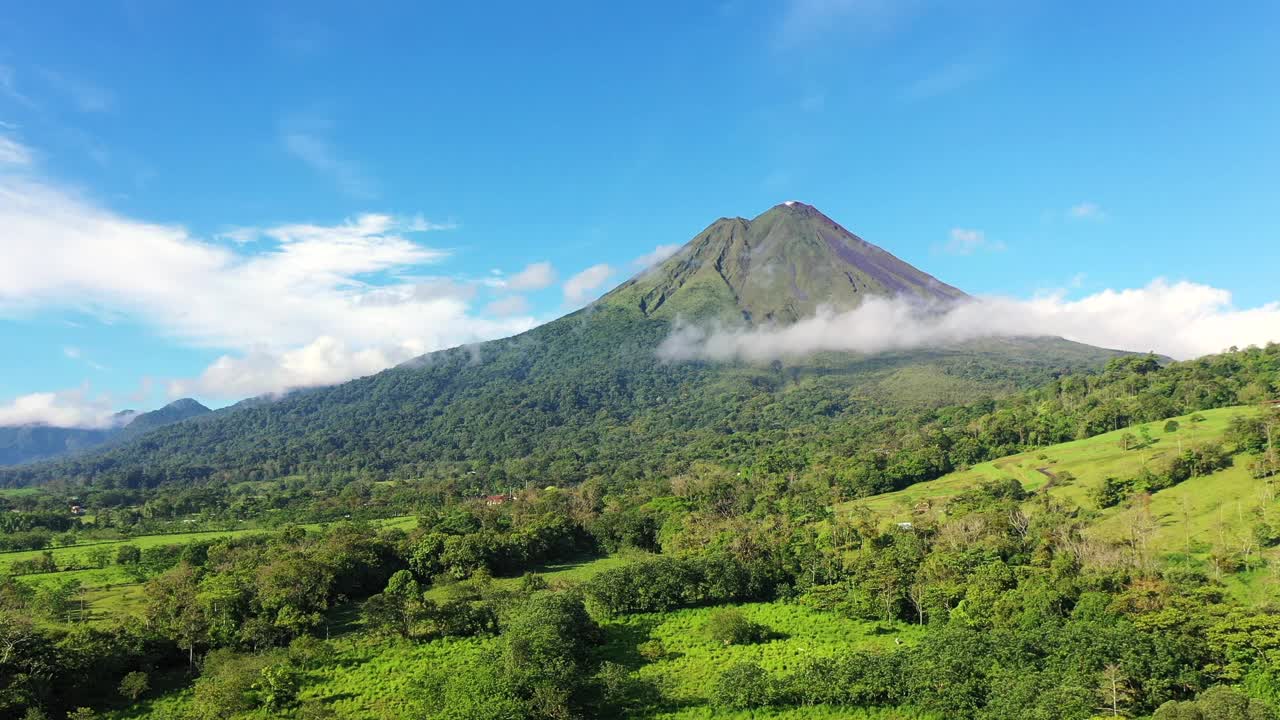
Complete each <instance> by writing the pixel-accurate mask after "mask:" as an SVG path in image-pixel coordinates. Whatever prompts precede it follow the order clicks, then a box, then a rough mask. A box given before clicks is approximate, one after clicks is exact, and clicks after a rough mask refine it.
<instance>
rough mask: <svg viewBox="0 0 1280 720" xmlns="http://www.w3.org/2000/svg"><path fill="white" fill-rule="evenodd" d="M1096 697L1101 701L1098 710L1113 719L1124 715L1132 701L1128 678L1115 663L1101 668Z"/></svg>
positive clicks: (1131, 689) (1131, 690) (1131, 687)
mask: <svg viewBox="0 0 1280 720" xmlns="http://www.w3.org/2000/svg"><path fill="white" fill-rule="evenodd" d="M1098 696H1099V697H1100V698H1101V699H1102V706H1101V707H1100V708H1099V709H1100V710H1103V711H1105V712H1106V713H1107V714H1108V715H1111V716H1113V717H1120V716H1121V715H1122V714H1124V711H1126V710H1127V709H1128V707H1129V704H1130V703H1131V702H1132V700H1133V696H1134V691H1133V686H1132V685H1131V684H1130V682H1129V676H1128V675H1126V674H1125V672H1124V670H1122V669H1120V666H1119V665H1116V664H1115V663H1108V664H1107V665H1106V666H1104V667H1103V668H1102V673H1101V674H1100V676H1099V680H1098Z"/></svg>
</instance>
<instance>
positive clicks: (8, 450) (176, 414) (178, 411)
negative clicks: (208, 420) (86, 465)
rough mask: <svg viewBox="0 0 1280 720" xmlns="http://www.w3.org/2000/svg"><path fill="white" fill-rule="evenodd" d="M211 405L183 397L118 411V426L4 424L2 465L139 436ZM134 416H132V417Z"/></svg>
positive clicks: (0, 433) (0, 430) (0, 446)
mask: <svg viewBox="0 0 1280 720" xmlns="http://www.w3.org/2000/svg"><path fill="white" fill-rule="evenodd" d="M208 412H210V411H209V408H207V407H205V406H204V405H201V404H200V403H198V402H196V401H195V400H192V399H191V398H183V399H181V400H175V401H173V402H171V403H169V404H168V405H165V406H164V407H162V408H160V409H159V410H153V411H151V412H147V413H135V412H134V411H132V410H123V411H121V412H118V413H116V415H115V418H116V420H117V421H118V424H117V425H116V426H115V427H110V428H100V429H87V428H62V427H52V426H49V425H22V426H18V427H0V465H17V464H20V463H26V462H34V461H36V460H48V459H51V458H57V457H62V456H64V455H69V454H72V453H77V452H82V451H85V450H90V449H92V448H95V447H99V446H102V445H107V444H111V443H116V442H121V441H124V440H128V439H131V438H135V437H138V436H139V435H142V434H144V433H147V432H149V431H151V430H155V429H156V428H160V427H164V426H165V425H170V424H172V423H176V422H180V421H182V420H186V419H188V418H192V417H197V416H200V415H204V414H205V413H208ZM130 418H132V419H130Z"/></svg>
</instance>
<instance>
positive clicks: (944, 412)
mask: <svg viewBox="0 0 1280 720" xmlns="http://www.w3.org/2000/svg"><path fill="white" fill-rule="evenodd" d="M406 372H407V370H406ZM690 372H693V371H692V370H691V371H690ZM742 372H743V373H744V377H754V378H757V379H759V378H769V377H774V378H775V380H774V381H773V382H776V383H778V384H780V385H785V386H786V389H785V390H783V391H779V392H773V393H771V394H768V395H762V396H761V397H763V398H767V401H762V402H761V404H760V405H759V406H756V407H752V406H751V403H750V401H749V399H748V398H735V399H726V400H724V401H723V403H724V404H723V405H721V404H719V403H720V401H719V400H718V399H714V398H710V397H709V398H707V399H706V400H705V402H706V403H707V406H706V407H705V408H704V412H705V413H706V415H705V416H699V417H694V418H681V417H674V416H673V417H671V418H669V421H670V425H669V426H667V427H652V428H647V429H645V428H644V427H643V426H644V424H645V423H653V422H655V421H656V420H655V418H656V416H654V415H648V416H644V417H637V418H633V419H632V420H631V422H632V423H639V425H637V426H636V428H635V429H636V431H637V432H640V430H644V432H642V433H640V434H638V435H637V434H632V433H631V432H629V431H628V430H627V429H626V427H624V426H620V425H619V424H618V423H619V420H618V418H616V417H612V416H610V415H609V414H608V413H599V412H598V413H596V414H595V415H594V416H593V419H592V420H590V421H589V422H588V421H583V422H581V423H578V424H576V425H574V426H573V428H572V431H571V432H570V431H569V430H566V431H565V432H566V433H567V434H566V435H563V436H560V435H557V433H556V432H548V433H543V435H542V436H548V437H549V441H550V442H556V441H557V438H558V439H559V440H560V441H564V442H570V440H569V439H570V438H572V439H573V440H572V441H573V442H578V441H579V440H580V438H579V433H584V434H586V435H584V436H583V437H585V436H593V437H596V436H598V437H601V438H605V437H612V438H614V439H612V440H610V441H609V442H608V443H605V444H604V446H603V447H599V448H594V449H592V450H590V451H589V450H588V449H587V444H584V445H582V446H581V449H580V450H579V451H578V452H579V455H578V456H577V457H576V458H575V459H574V460H572V461H570V460H567V459H566V458H565V457H563V456H562V453H563V449H561V450H545V451H539V453H541V452H546V453H549V454H547V455H541V454H539V453H528V452H524V451H523V450H522V449H520V448H511V447H504V446H502V445H501V444H497V443H495V444H491V445H489V446H487V447H486V448H485V451H484V453H483V454H482V455H476V454H473V453H468V452H460V453H459V454H458V455H457V456H455V457H453V458H449V459H447V460H441V461H439V462H432V463H427V464H422V465H415V464H413V463H407V464H404V465H395V464H392V465H387V464H386V460H385V458H384V457H383V455H382V454H381V452H380V451H379V450H378V449H377V448H373V447H369V448H366V449H364V451H363V452H364V454H361V452H362V451H361V449H359V448H335V450H334V454H333V455H332V457H333V462H332V463H328V464H323V466H322V467H314V466H311V465H307V464H303V465H299V466H295V465H293V464H292V463H293V460H291V457H293V456H292V455H291V452H293V450H291V447H292V446H291V445H290V444H289V443H290V441H286V440H284V439H282V441H281V445H279V446H278V450H279V455H278V456H277V457H270V456H268V455H266V454H264V453H266V448H269V447H274V446H272V445H271V444H270V443H263V444H261V445H260V446H259V447H258V449H255V450H254V452H253V453H252V457H253V459H252V461H248V460H246V464H244V465H236V464H234V463H232V464H229V465H228V467H229V468H232V469H231V470H225V471H218V472H210V473H205V474H202V475H201V476H199V477H194V476H193V477H187V476H181V477H177V476H175V477H167V476H165V475H164V474H163V473H162V472H160V471H156V470H154V469H151V470H147V471H145V472H143V471H134V470H128V471H125V470H123V469H122V470H119V471H116V470H114V469H113V463H117V462H122V457H123V456H122V455H120V454H119V453H122V452H130V453H143V452H155V450H154V448H152V449H148V448H147V446H146V445H145V444H144V445H131V446H128V447H127V448H117V449H112V450H110V451H108V452H107V453H105V454H102V455H99V456H91V457H89V458H84V459H75V460H72V461H68V462H63V463H59V464H55V465H45V466H33V468H32V469H24V470H19V471H10V472H9V473H7V474H6V478H8V479H10V480H13V479H15V478H17V479H21V480H22V481H23V482H22V483H21V484H22V485H26V484H28V482H27V481H30V480H41V481H42V482H40V483H39V484H37V485H35V486H34V487H15V488H13V489H8V490H3V491H0V509H3V510H4V512H0V522H2V523H3V525H0V541H3V543H4V546H3V547H2V548H0V614H2V618H0V715H3V716H6V717H19V718H28V719H29V720H35V719H37V718H63V717H71V718H94V717H102V718H193V719H194V718H215V717H216V718H228V717H237V718H239V717H243V718H268V717H296V718H330V717H332V718H348V717H349V718H364V717H388V718H393V717H395V718H398V717H412V718H459V719H461V718H495V719H497V718H575V717H581V718H588V717H652V718H695V717H713V716H714V717H819V718H820V717H865V718H939V719H941V718H948V719H949V718H993V719H994V718H1045V719H1046V720H1048V719H1055V720H1056V719H1059V718H1080V719H1084V718H1091V717H1098V716H1105V717H1153V718H1158V719H1162V720H1168V719H1171V718H1231V719H1233V718H1241V719H1253V718H1274V717H1277V715H1276V708H1277V707H1278V703H1280V607H1278V606H1277V604H1276V602H1275V598H1276V597H1277V596H1278V595H1277V591H1278V590H1280V573H1277V572H1276V568H1278V567H1280V557H1277V555H1276V554H1275V552H1274V549H1275V548H1276V547H1277V544H1278V543H1280V516H1278V515H1277V513H1276V510H1277V503H1276V494H1275V482H1276V478H1277V477H1278V476H1280V475H1277V473H1278V471H1280V462H1278V458H1277V447H1276V445H1275V441H1276V439H1277V435H1280V412H1278V411H1277V408H1276V404H1275V401H1276V400H1277V398H1278V391H1280V387H1278V386H1277V383H1278V382H1280V346H1275V345H1272V346H1269V347H1267V348H1250V349H1246V350H1238V351H1236V350H1233V351H1230V352H1227V353H1223V354H1221V355H1216V356H1210V357H1206V358H1202V359H1199V360H1194V361H1189V362H1180V363H1168V362H1162V361H1161V360H1160V359H1159V358H1155V357H1150V356H1120V357H1115V358H1113V359H1112V360H1110V361H1109V362H1108V363H1107V364H1106V366H1105V368H1103V369H1101V370H1099V371H1096V372H1090V371H1087V370H1086V371H1078V372H1069V373H1052V372H1049V373H1047V374H1046V376H1045V377H1044V378H1043V379H1042V382H1041V383H1040V384H1038V385H1035V386H1033V387H1029V388H1026V389H1021V390H1017V389H1015V387H1016V385H1017V384H1018V383H1016V382H1011V383H1010V384H1009V386H1008V388H1009V389H1008V390H1006V391H1005V392H1002V393H992V397H991V398H990V399H983V400H979V401H977V402H968V403H939V402H936V401H934V402H920V403H900V404H897V405H893V406H879V407H874V408H873V407H862V408H852V407H845V406H842V405H840V404H839V403H838V402H837V401H835V400H832V399H831V398H830V397H829V396H827V397H826V398H825V399H826V402H827V403H828V404H823V402H822V400H821V399H820V397H821V396H823V392H822V390H823V386H822V384H821V382H820V380H817V379H814V378H812V377H804V376H803V373H801V374H799V375H798V376H797V377H793V378H787V377H786V373H787V370H786V368H773V369H767V370H758V371H752V373H748V372H747V371H745V370H742ZM674 376H675V377H677V378H678V377H679V373H674ZM388 377H389V378H390V379H389V380H386V381H385V382H392V381H393V380H394V379H395V378H396V377H397V373H395V372H393V373H389V374H388ZM601 382H602V385H601V387H602V392H603V391H604V390H603V388H604V387H605V385H608V384H609V383H610V382H612V383H618V382H620V380H619V379H618V378H614V379H613V380H612V381H608V382H606V381H605V380H602V381H601ZM672 382H676V381H675V380H672ZM545 390H546V392H552V390H551V389H550V388H547V389H545ZM677 390H678V383H676V384H675V385H673V386H671V387H670V388H664V389H663V390H662V392H673V391H677ZM650 391H653V390H651V389H646V390H645V392H650ZM528 392H529V393H530V394H536V393H538V392H541V390H538V389H536V388H534V389H530V390H529V391H528ZM634 392H636V393H639V392H641V390H640V389H635V390H634ZM307 397H308V396H307V395H303V396H302V397H301V398H299V399H297V400H296V401H295V402H305V401H306V399H307ZM583 402H584V405H583V407H584V408H590V407H593V405H592V404H591V403H592V402H595V401H583ZM655 402H656V400H655ZM731 405H733V406H738V405H741V406H742V407H741V408H740V412H738V413H736V414H733V415H725V416H722V415H720V413H723V412H724V411H725V409H726V408H727V407H729V406H731ZM696 406H697V405H696V404H690V405H685V406H682V407H696ZM446 415H447V414H446ZM261 417H262V418H263V419H264V420H265V419H268V418H269V417H270V415H269V414H264V415H262V416H261ZM510 417H511V418H512V420H511V421H512V422H526V421H527V420H528V417H524V419H521V417H522V416H521V415H518V414H515V413H512V414H510ZM711 417H720V418H722V422H723V424H722V425H720V426H717V424H716V422H711V421H709V418H711ZM208 422H209V421H208V420H206V419H203V418H201V419H198V420H196V421H194V422H191V423H187V424H180V425H177V426H172V427H168V428H162V429H160V430H158V431H155V433H164V434H165V437H170V436H172V435H173V434H175V433H190V434H191V436H192V437H193V438H199V437H203V435H202V433H205V432H209V431H208V430H206V429H205V428H207V427H218V426H217V425H207V423H208ZM352 422H355V420H352ZM704 425H705V426H706V429H701V430H699V429H689V428H695V427H703V426H704ZM627 427H629V426H627ZM193 428H194V429H193ZM403 432H404V433H406V434H407V433H411V432H412V430H411V429H410V427H409V426H406V427H405V428H404V429H403ZM460 432H461V431H460ZM522 432H524V431H522ZM484 433H490V434H488V435H484V437H492V438H496V437H499V436H507V437H516V436H517V434H516V432H515V431H514V430H512V429H510V428H507V429H505V430H503V429H499V428H492V427H491V428H487V429H485V430H484ZM503 433H510V434H509V435H503ZM645 433H647V434H645ZM148 437H150V436H148ZM529 437H540V435H539V434H538V433H536V432H535V433H533V434H532V435H531V436H529ZM659 437H680V438H681V440H680V441H671V442H670V443H669V444H667V443H663V442H650V440H651V439H653V438H659ZM300 441H301V440H300ZM193 442H194V440H193ZM227 442H228V445H227V448H228V450H227V451H228V452H231V449H233V448H234V446H235V445H234V443H235V442H237V441H236V440H235V439H234V438H229V439H228V441H227ZM273 442H274V441H273ZM557 453H561V454H557ZM1073 453H1074V454H1073ZM166 457H171V458H172V461H173V462H174V463H175V464H174V465H173V467H175V468H177V467H182V468H189V467H190V466H189V465H186V464H185V463H186V460H185V459H183V456H182V455H181V454H179V453H175V454H173V455H171V456H166ZM245 457H246V458H247V457H249V456H245ZM339 458H341V459H339ZM551 458H556V459H551ZM1011 458H1012V459H1011ZM1017 458H1030V459H1029V460H1027V462H1028V463H1030V464H1029V465H1027V467H1029V468H1032V471H1031V475H1032V476H1033V478H1032V479H1028V478H1025V477H1022V476H1020V475H1018V472H1017V470H1016V468H1019V467H1022V466H1020V465H1018V464H1017V463H1016V462H1014V460H1016V459H1017ZM1073 458H1075V459H1073ZM1115 458H1120V460H1125V459H1126V458H1135V459H1136V458H1140V459H1141V460H1140V462H1138V461H1137V460H1134V461H1132V462H1130V461H1128V460H1125V463H1127V464H1123V463H1120V460H1115ZM1060 459H1061V461H1059V460H1060ZM272 463H277V465H275V466H274V467H275V468H276V469H274V470H269V468H272V467H273V465H272ZM1072 463H1074V464H1072ZM1108 463H1109V464H1108ZM120 467H121V468H125V467H129V466H126V465H123V464H122V465H121V466H120ZM1041 467H1044V468H1046V469H1047V472H1045V473H1041V472H1035V470H1038V469H1039V468H1041ZM1049 468H1055V469H1049ZM1071 468H1073V470H1070V471H1068V470H1069V469H1071ZM1115 468H1124V469H1123V470H1116V469H1115ZM1095 469H1096V472H1095ZM135 472H137V473H139V474H138V475H130V474H129V473H135ZM166 472H167V471H166ZM1034 477H1040V478H1041V480H1040V481H1036V480H1034ZM135 479H136V480H137V481H136V482H135V481H134V480H135ZM12 484H13V485H18V484H19V483H16V482H15V483H12ZM1229 484H1230V486H1231V487H1232V488H1235V487H1242V488H1243V489H1242V490H1240V491H1239V496H1240V497H1241V498H1247V499H1248V503H1247V504H1242V502H1243V501H1241V502H1237V503H1236V504H1235V505H1234V506H1230V507H1227V506H1223V505H1222V504H1221V501H1218V505H1217V506H1216V510H1212V511H1211V510H1209V509H1205V508H1194V507H1191V506H1190V505H1189V504H1188V503H1190V502H1193V501H1194V502H1202V503H1211V502H1215V501H1214V496H1215V495H1216V496H1218V497H1225V488H1226V487H1227V486H1228V485H1229ZM1214 488H1221V489H1222V490H1223V492H1221V493H1218V492H1215V491H1214V490H1213V489H1214ZM1179 493H1182V494H1181V495H1179ZM900 496H901V497H902V498H905V499H906V500H910V502H906V500H898V499H895V498H899V497H900ZM1175 496H1177V497H1180V498H1182V499H1181V500H1179V501H1178V502H1179V503H1181V505H1178V503H1172V502H1170V501H1167V500H1166V498H1172V497H1175ZM1187 498H1191V500H1188V499H1187ZM921 501H927V502H924V503H923V505H924V506H925V507H926V509H924V510H921V509H919V508H918V507H916V506H917V505H920V504H921ZM71 505H75V506H77V507H80V508H82V511H81V512H82V513H83V514H79V515H72V514H69V513H68V507H69V506H71ZM1166 506H1169V507H1173V508H1174V509H1172V510H1168V511H1167V512H1166V511H1165V510H1162V509H1161V508H1164V507H1166ZM1178 507H1181V508H1182V512H1183V513H1184V514H1186V515H1187V516H1188V517H1190V516H1191V514H1193V513H1194V512H1203V513H1204V514H1205V515H1206V516H1211V515H1213V514H1214V513H1216V516H1217V520H1216V525H1212V526H1211V527H1213V528H1216V529H1212V530H1208V531H1206V532H1203V533H1199V532H1198V533H1197V534H1196V536H1195V537H1194V538H1193V537H1191V535H1190V531H1189V530H1188V535H1187V541H1186V543H1185V544H1184V543H1182V542H1181V541H1179V540H1178V536H1179V534H1180V530H1179V528H1181V527H1182V525H1180V524H1179V520H1178V513H1179V510H1178V509H1177V508H1178ZM1206 507H1208V506H1207V505H1206ZM904 508H906V510H904ZM1153 508H1154V509H1153ZM904 512H905V513H906V514H905V515H904V514H903V513H904ZM1188 522H1190V520H1188ZM1206 522H1208V521H1206ZM1166 526H1167V527H1166ZM1188 527H1190V525H1188ZM1166 536H1167V537H1166ZM1215 536H1216V539H1215ZM1238 539H1239V540H1238Z"/></svg>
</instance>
